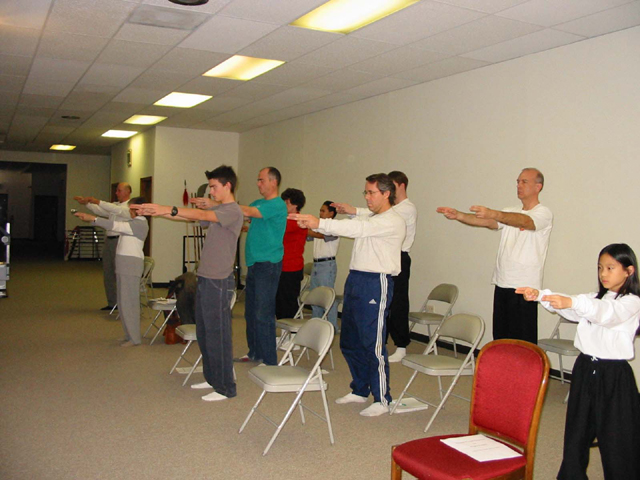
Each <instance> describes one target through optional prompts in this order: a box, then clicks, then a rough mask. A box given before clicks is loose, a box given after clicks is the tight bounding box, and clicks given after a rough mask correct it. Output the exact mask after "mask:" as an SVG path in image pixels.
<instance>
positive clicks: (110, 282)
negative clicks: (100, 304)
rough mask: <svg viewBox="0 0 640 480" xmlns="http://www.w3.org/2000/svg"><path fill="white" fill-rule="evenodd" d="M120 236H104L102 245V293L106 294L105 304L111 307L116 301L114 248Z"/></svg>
mask: <svg viewBox="0 0 640 480" xmlns="http://www.w3.org/2000/svg"><path fill="white" fill-rule="evenodd" d="M119 239H120V237H116V238H109V237H105V239H104V245H103V246H102V270H103V275H104V293H105V294H106V296H107V305H109V306H110V307H113V306H114V305H115V304H116V303H118V290H117V283H116V248H117V247H118V240H119Z"/></svg>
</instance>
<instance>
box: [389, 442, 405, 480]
mask: <svg viewBox="0 0 640 480" xmlns="http://www.w3.org/2000/svg"><path fill="white" fill-rule="evenodd" d="M395 449H396V445H394V446H393V447H391V480H402V468H400V465H398V464H397V463H396V461H395V460H394V459H393V451H394V450H395Z"/></svg>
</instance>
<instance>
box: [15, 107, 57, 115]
mask: <svg viewBox="0 0 640 480" xmlns="http://www.w3.org/2000/svg"><path fill="white" fill-rule="evenodd" d="M55 113H56V109H55V108H42V107H27V106H24V105H18V108H16V114H17V115H24V116H25V117H47V118H51V117H52V116H53V115H55Z"/></svg>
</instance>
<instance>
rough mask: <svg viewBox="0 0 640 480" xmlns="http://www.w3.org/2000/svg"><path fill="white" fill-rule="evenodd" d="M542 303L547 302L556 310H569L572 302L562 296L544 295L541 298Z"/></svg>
mask: <svg viewBox="0 0 640 480" xmlns="http://www.w3.org/2000/svg"><path fill="white" fill-rule="evenodd" d="M541 300H542V301H543V302H549V305H551V306H552V307H553V308H555V309H556V310H562V309H565V308H571V307H572V306H573V300H571V298H570V297H565V296H564V295H545V296H544V297H542V298H541Z"/></svg>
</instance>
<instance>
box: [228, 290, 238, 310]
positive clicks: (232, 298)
mask: <svg viewBox="0 0 640 480" xmlns="http://www.w3.org/2000/svg"><path fill="white" fill-rule="evenodd" d="M237 299H238V291H237V290H234V291H233V295H232V296H231V302H230V303H229V310H233V306H234V305H235V304H236V300H237Z"/></svg>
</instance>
